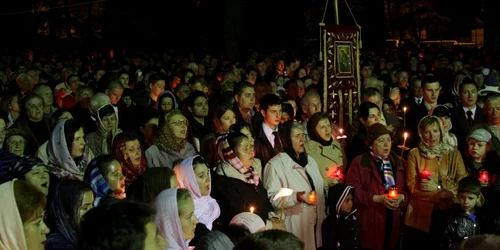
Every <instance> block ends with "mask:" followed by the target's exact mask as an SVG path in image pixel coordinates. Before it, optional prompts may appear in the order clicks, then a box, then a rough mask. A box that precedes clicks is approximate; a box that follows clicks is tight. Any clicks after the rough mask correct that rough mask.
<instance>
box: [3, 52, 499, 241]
mask: <svg viewBox="0 0 500 250" xmlns="http://www.w3.org/2000/svg"><path fill="white" fill-rule="evenodd" d="M486 55H487V54H486ZM361 58H362V63H361V65H360V67H361V75H360V76H359V77H360V78H361V79H362V81H361V82H362V84H363V86H362V87H361V89H362V92H361V93H360V94H361V99H362V103H361V104H360V105H359V107H357V108H356V110H357V112H355V115H356V117H355V119H353V120H355V123H354V124H351V125H352V126H349V127H348V128H340V127H338V126H337V125H336V124H335V123H334V122H333V120H332V117H331V116H330V115H329V114H327V113H324V112H323V111H324V110H325V109H324V107H325V105H327V104H326V103H323V100H322V98H321V96H323V91H325V89H327V88H325V86H324V83H323V79H324V76H323V75H322V72H323V67H324V66H323V62H321V61H319V60H318V58H317V54H315V53H309V54H308V53H298V52H293V53H284V54H281V53H262V52H255V51H254V52H251V53H250V54H249V56H248V60H245V61H244V62H229V61H227V60H225V59H224V57H218V56H215V55H211V54H201V55H192V54H190V55H187V56H181V55H175V54H174V53H135V54H130V52H128V51H126V50H122V51H114V50H110V51H109V53H108V52H105V53H104V52H94V51H73V52H67V53H57V52H54V51H41V50H37V51H29V50H27V51H18V52H16V54H11V55H6V56H3V57H2V58H1V60H0V90H1V94H0V98H1V99H0V100H1V104H2V113H1V115H0V183H2V184H0V197H3V199H2V200H4V204H3V205H2V206H0V249H12V250H13V249H30V250H32V249H33V250H36V249H46V250H56V249H58V250H59V249H80V250H91V249H92V250H97V249H131V250H132V249H133V250H143V249H145V250H149V249H176V250H188V249H197V250H203V249H217V250H226V249H227V250H230V249H292V250H294V249H297V250H299V249H305V250H317V249H325V250H329V249H342V250H344V249H371V250H387V249H389V250H392V249H409V250H412V249H424V248H430V249H498V246H499V245H498V242H499V240H498V238H496V236H493V234H497V233H500V213H499V212H498V211H500V210H499V208H500V207H499V205H500V204H499V202H498V201H499V198H500V197H499V196H498V194H499V192H500V180H499V178H498V177H499V175H500V172H499V170H500V158H499V154H500V89H499V86H498V80H499V78H500V74H499V73H498V71H496V70H495V68H496V66H497V65H496V64H495V63H497V62H496V61H495V60H494V59H493V58H491V57H490V56H485V54H484V53H483V51H476V50H463V51H462V50H460V51H458V50H437V49H436V48H425V49H424V48H419V49H413V50H410V51H409V52H408V51H407V50H405V49H395V50H386V51H381V52H379V53H375V52H372V53H363V55H362V57H361ZM450 61H451V63H449V62H450ZM343 129H345V130H343Z"/></svg>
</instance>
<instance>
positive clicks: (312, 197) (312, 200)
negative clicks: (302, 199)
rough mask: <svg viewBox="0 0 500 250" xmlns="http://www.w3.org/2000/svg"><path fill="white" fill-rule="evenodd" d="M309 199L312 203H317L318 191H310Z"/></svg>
mask: <svg viewBox="0 0 500 250" xmlns="http://www.w3.org/2000/svg"><path fill="white" fill-rule="evenodd" d="M307 201H308V202H309V203H311V204H315V203H316V192H314V191H312V192H310V193H309V195H308V196H307Z"/></svg>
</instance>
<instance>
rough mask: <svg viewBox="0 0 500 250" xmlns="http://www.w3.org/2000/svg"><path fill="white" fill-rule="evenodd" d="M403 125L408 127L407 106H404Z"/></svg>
mask: <svg viewBox="0 0 500 250" xmlns="http://www.w3.org/2000/svg"><path fill="white" fill-rule="evenodd" d="M403 127H404V128H406V107H403Z"/></svg>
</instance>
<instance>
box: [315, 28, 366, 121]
mask: <svg viewBox="0 0 500 250" xmlns="http://www.w3.org/2000/svg"><path fill="white" fill-rule="evenodd" d="M323 55H324V57H325V60H323V62H324V69H323V70H324V72H323V75H324V79H323V81H324V82H323V86H324V89H323V103H325V104H326V105H324V106H323V111H324V112H326V113H328V114H330V117H331V118H332V121H333V122H334V123H336V124H338V126H339V127H340V128H344V131H346V128H347V127H348V126H349V125H351V124H352V122H353V115H355V114H356V113H357V112H358V106H359V103H360V95H359V93H360V91H361V89H360V88H361V84H360V72H359V70H360V69H359V47H358V28H357V27H354V26H342V25H328V24H327V25H325V27H324V30H323Z"/></svg>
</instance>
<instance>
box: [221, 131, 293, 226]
mask: <svg viewBox="0 0 500 250" xmlns="http://www.w3.org/2000/svg"><path fill="white" fill-rule="evenodd" d="M245 124H246V125H247V126H248V127H242V128H241V131H242V132H236V131H235V132H231V133H229V134H225V135H222V136H220V137H219V139H218V152H219V154H220V157H221V159H222V161H220V162H219V163H218V164H217V166H216V169H215V175H214V181H213V183H212V184H213V185H212V188H213V192H212V196H213V197H214V198H215V199H216V200H217V203H219V205H220V209H221V216H220V220H221V223H222V224H223V225H228V224H229V222H230V221H231V219H232V218H233V217H234V216H235V215H237V214H239V213H242V212H248V211H250V212H252V213H255V214H256V215H258V216H260V217H261V219H262V220H263V221H264V222H266V228H267V229H271V228H273V229H284V225H283V223H280V222H279V221H278V220H277V218H275V217H276V215H275V214H274V211H273V207H272V206H271V203H270V202H269V199H268V198H267V191H266V189H265V188H264V185H263V183H262V178H261V176H260V173H262V167H261V165H260V160H259V159H256V158H254V157H253V150H254V145H253V143H252V142H253V139H252V138H251V132H250V125H248V124H247V123H245ZM237 127H240V126H233V127H232V129H233V128H234V129H236V128H237ZM237 130H239V129H237ZM243 130H247V131H246V132H248V135H245V134H244V133H243Z"/></svg>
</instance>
